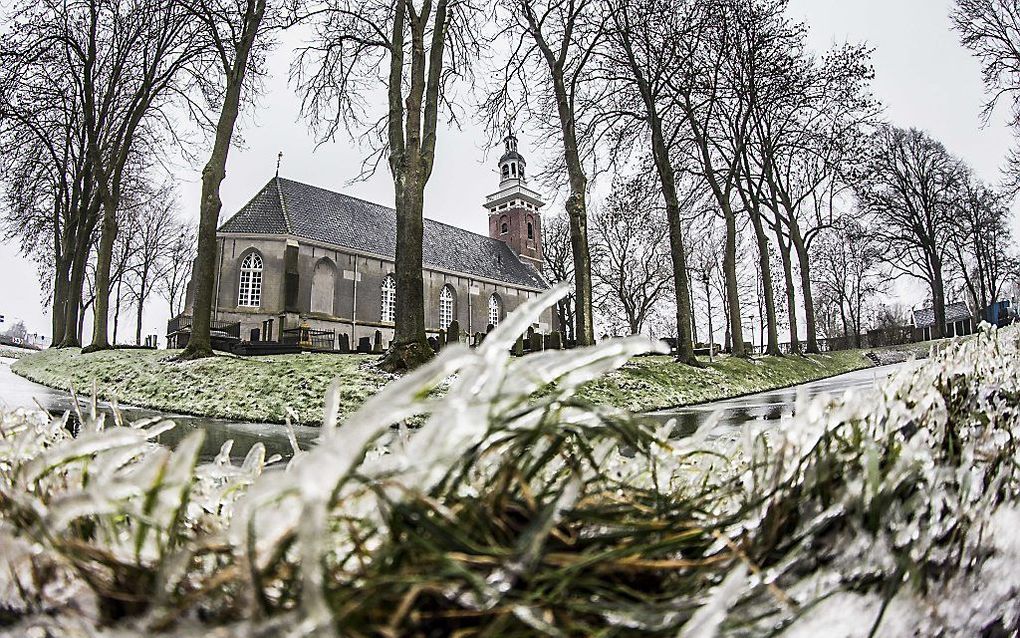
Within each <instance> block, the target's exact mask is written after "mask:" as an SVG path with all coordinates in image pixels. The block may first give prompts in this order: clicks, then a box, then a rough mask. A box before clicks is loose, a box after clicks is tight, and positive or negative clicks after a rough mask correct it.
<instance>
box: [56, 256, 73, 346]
mask: <svg viewBox="0 0 1020 638" xmlns="http://www.w3.org/2000/svg"><path fill="white" fill-rule="evenodd" d="M72 261H73V259H68V258H67V257H64V256H61V257H59V258H58V259H57V260H56V270H55V273H54V277H53V304H52V309H53V310H52V312H53V317H52V330H53V332H52V338H51V339H50V347H51V348H54V347H57V346H59V345H60V343H61V342H62V341H63V340H64V327H65V326H66V323H65V322H66V320H67V307H66V305H67V289H68V287H69V286H70V282H69V279H70V276H71V262H72Z"/></svg>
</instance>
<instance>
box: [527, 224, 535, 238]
mask: <svg viewBox="0 0 1020 638" xmlns="http://www.w3.org/2000/svg"><path fill="white" fill-rule="evenodd" d="M534 238H535V225H534V224H532V223H531V221H528V239H534Z"/></svg>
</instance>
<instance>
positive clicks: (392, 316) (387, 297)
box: [381, 275, 397, 322]
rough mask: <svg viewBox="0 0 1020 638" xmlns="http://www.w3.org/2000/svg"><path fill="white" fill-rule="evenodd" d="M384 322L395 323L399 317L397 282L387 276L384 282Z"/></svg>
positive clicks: (382, 314)
mask: <svg viewBox="0 0 1020 638" xmlns="http://www.w3.org/2000/svg"><path fill="white" fill-rule="evenodd" d="M381 317H382V321H390V322H392V321H395V320H396V317H397V280H396V279H394V278H393V275H386V278H385V279H383V282H382V313H381Z"/></svg>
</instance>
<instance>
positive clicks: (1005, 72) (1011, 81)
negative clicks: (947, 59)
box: [952, 0, 1020, 189]
mask: <svg viewBox="0 0 1020 638" xmlns="http://www.w3.org/2000/svg"><path fill="white" fill-rule="evenodd" d="M952 20H953V24H954V25H955V26H956V30H957V31H959V32H960V36H961V38H962V40H963V45H964V46H965V47H967V48H968V49H970V50H971V52H973V53H974V55H975V56H976V57H977V58H978V60H980V61H981V71H982V75H983V76H984V81H985V88H986V90H987V92H988V94H989V98H988V102H987V103H986V104H985V107H984V110H983V111H982V114H981V115H982V118H983V119H984V121H985V122H986V123H987V122H988V121H989V120H990V119H991V117H992V114H993V113H994V112H995V109H996V106H997V105H998V104H999V102H1000V101H1001V100H1006V101H1008V103H1009V106H1008V108H1009V120H1008V123H1009V125H1010V126H1011V127H1012V128H1013V129H1014V130H1016V132H1017V133H1018V134H1020V5H1017V3H1016V2H1015V0H956V9H955V10H954V11H953V13H952ZM1009 171H1010V173H1011V174H1012V178H1013V180H1014V184H1013V186H1014V188H1015V189H1016V188H1020V154H1018V153H1017V151H1015V150H1014V151H1013V152H1012V153H1011V154H1010V169H1009Z"/></svg>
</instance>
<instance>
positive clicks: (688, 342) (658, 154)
mask: <svg viewBox="0 0 1020 638" xmlns="http://www.w3.org/2000/svg"><path fill="white" fill-rule="evenodd" d="M646 107H647V110H648V116H649V121H650V123H651V125H652V154H653V156H654V158H655V168H656V170H657V171H658V174H659V184H660V186H661V188H662V197H663V200H664V201H665V203H666V220H667V222H668V223H669V247H670V251H669V252H670V256H671V257H672V261H673V280H674V282H675V286H674V288H675V289H676V334H677V342H676V358H677V361H679V362H681V363H686V364H687V365H692V366H698V367H700V365H701V364H700V363H698V359H697V357H695V356H694V338H693V335H692V329H691V326H692V323H693V321H692V304H691V282H690V277H689V273H688V270H687V253H686V249H685V248H684V232H683V227H682V226H681V220H680V201H679V198H678V197H677V193H676V176H675V174H674V172H673V166H672V164H671V163H670V158H669V150H668V149H667V148H666V142H665V139H664V138H663V135H662V122H661V121H660V120H659V118H658V116H657V114H656V113H655V110H654V109H655V106H654V103H648V100H646Z"/></svg>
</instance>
